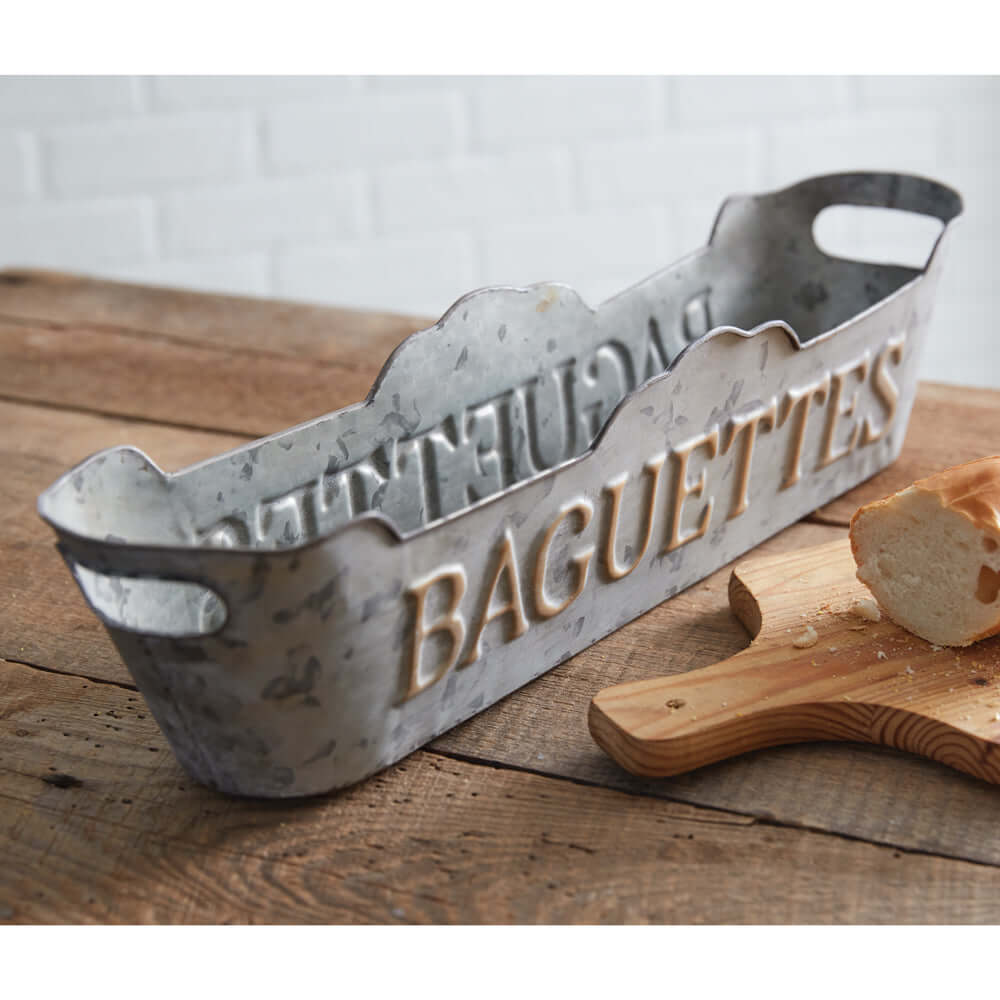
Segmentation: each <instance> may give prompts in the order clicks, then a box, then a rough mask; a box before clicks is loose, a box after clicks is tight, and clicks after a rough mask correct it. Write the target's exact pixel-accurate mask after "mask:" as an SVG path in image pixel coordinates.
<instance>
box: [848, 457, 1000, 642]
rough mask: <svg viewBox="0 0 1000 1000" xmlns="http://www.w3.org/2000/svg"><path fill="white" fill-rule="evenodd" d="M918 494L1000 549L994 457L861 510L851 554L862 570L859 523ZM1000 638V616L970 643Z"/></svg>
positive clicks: (998, 469)
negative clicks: (965, 521) (933, 499)
mask: <svg viewBox="0 0 1000 1000" xmlns="http://www.w3.org/2000/svg"><path fill="white" fill-rule="evenodd" d="M916 491H920V492H923V493H928V494H931V495H933V496H934V497H935V498H936V499H937V500H938V502H939V503H940V504H941V507H942V509H943V510H951V511H953V512H955V513H956V514H959V515H961V516H962V517H963V518H965V519H966V520H967V521H968V522H969V523H970V524H971V525H972V526H973V527H974V528H975V529H976V530H977V531H979V532H980V533H981V534H983V535H984V536H986V537H988V538H992V539H993V540H994V541H995V542H997V544H998V546H1000V455H991V456H988V457H986V458H978V459H975V460H974V461H971V462H965V463H963V464H962V465H956V466H953V467H952V468H950V469H944V470H943V471H941V472H936V473H934V475H931V476H927V477H926V478H924V479H918V480H916V481H915V482H914V483H913V484H912V485H910V486H907V487H906V488H905V489H902V490H899V491H897V492H896V493H893V494H891V495H890V496H887V497H884V498H883V499H881V500H873V501H872V502H871V503H867V504H865V505H864V506H862V507H859V508H858V509H857V510H856V511H855V512H854V515H853V517H852V518H851V523H850V529H849V537H850V542H851V554H852V555H853V556H854V561H855V563H856V564H857V565H858V566H859V567H860V566H861V564H862V558H861V552H860V545H859V541H858V533H857V531H856V527H857V524H858V522H859V521H860V519H861V518H863V517H865V516H867V515H869V514H871V513H873V512H875V511H878V510H880V509H881V508H885V507H891V506H892V505H893V504H894V503H895V502H896V501H897V500H898V499H899V498H900V497H902V496H904V495H906V494H909V493H913V492H916ZM998 634H1000V616H998V618H997V621H996V622H995V623H994V624H993V625H992V626H991V627H990V628H988V629H986V630H985V631H984V632H981V633H979V634H978V635H974V636H972V637H970V638H969V639H968V643H970V644H971V643H973V642H978V641H979V640H981V639H988V638H989V637H990V636H993V635H998Z"/></svg>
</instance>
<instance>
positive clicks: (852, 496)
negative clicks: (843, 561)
mask: <svg viewBox="0 0 1000 1000" xmlns="http://www.w3.org/2000/svg"><path fill="white" fill-rule="evenodd" d="M995 454H1000V392H998V391H997V390H995V389H975V388H972V387H970V386H955V385H944V384H942V383H940V382H921V383H920V385H919V387H918V390H917V401H916V403H915V404H914V407H913V412H912V414H911V415H910V423H909V425H908V426H907V429H906V440H905V442H904V444H903V450H902V452H900V455H899V458H897V459H896V461H895V462H893V463H892V465H890V466H889V468H887V469H886V470H885V471H884V472H881V473H879V474H878V475H877V476H873V477H872V478H871V479H869V480H868V481H867V482H864V483H861V484H860V485H858V486H856V487H855V488H854V489H853V490H850V491H849V492H847V493H845V494H843V496H840V497H837V499H836V500H834V501H833V502H832V503H828V504H827V505H826V506H825V507H821V508H820V509H819V510H818V511H816V513H815V514H814V515H813V520H817V521H822V522H823V523H826V524H842V525H847V524H849V523H850V521H851V517H852V515H853V514H854V512H855V511H856V510H857V509H858V507H860V506H861V505H862V504H866V503H869V502H870V501H872V500H878V499H880V498H881V497H885V496H888V495H889V494H890V493H895V492H896V490H901V489H903V488H904V487H906V486H909V485H910V483H912V482H913V481H914V479H922V478H923V477H924V476H929V475H932V474H933V473H935V472H940V471H941V470H942V469H947V468H949V467H950V466H952V465H959V464H961V463H962V462H970V461H972V459H974V458H983V457H985V456H987V455H995Z"/></svg>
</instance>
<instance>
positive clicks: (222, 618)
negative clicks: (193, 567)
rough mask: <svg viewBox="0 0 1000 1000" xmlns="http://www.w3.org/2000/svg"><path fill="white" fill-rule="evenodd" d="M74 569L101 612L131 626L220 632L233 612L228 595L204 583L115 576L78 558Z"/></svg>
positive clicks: (178, 633)
mask: <svg viewBox="0 0 1000 1000" xmlns="http://www.w3.org/2000/svg"><path fill="white" fill-rule="evenodd" d="M70 569H71V570H72V571H73V575H74V576H75V577H76V581H77V583H78V584H79V586H80V589H81V590H82V591H83V594H84V597H86V599H87V601H88V603H89V604H90V606H91V607H92V608H93V610H94V612H95V614H97V615H98V617H99V618H100V619H101V620H102V621H103V622H104V623H105V624H107V625H110V626H112V627H113V628H118V629H123V630H124V631H126V632H135V633H138V634H140V635H151V636H158V637H162V638H172V639H191V638H197V637H202V636H208V635H214V634H215V633H216V632H219V631H220V630H221V629H222V628H223V626H224V625H225V624H226V621H227V619H228V617H229V611H228V608H227V607H226V604H225V602H224V601H223V599H222V598H221V597H220V596H219V595H218V594H217V593H216V592H215V591H214V590H210V589H209V588H208V587H205V586H203V585H202V584H199V583H191V582H189V581H185V580H160V579H150V578H143V577H123V576H112V575H108V574H104V573H99V572H97V571H96V570H92V569H88V568H87V567H86V566H81V565H80V564H79V563H76V562H73V561H70Z"/></svg>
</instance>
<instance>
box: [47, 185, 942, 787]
mask: <svg viewBox="0 0 1000 1000" xmlns="http://www.w3.org/2000/svg"><path fill="white" fill-rule="evenodd" d="M834 204H853V205H874V206H883V207H887V208H897V209H903V210H906V211H911V212H919V213H924V214H928V215H931V216H934V217H936V218H938V219H940V220H941V222H942V223H944V224H945V225H944V229H943V231H942V233H941V235H940V237H939V238H938V241H937V243H936V244H935V248H934V251H933V252H932V254H931V256H930V258H929V260H928V261H927V264H926V266H925V267H924V268H923V269H915V268H910V267H902V266H893V265H880V264H872V263H864V262H859V261H852V260H845V259H839V258H834V257H830V256H828V255H826V254H824V253H823V252H821V251H820V250H819V249H818V248H817V246H816V245H815V242H814V240H813V237H812V226H813V222H814V219H815V217H816V215H817V214H818V213H819V212H820V210H822V209H823V208H825V207H827V206H830V205H834ZM960 213H961V199H960V198H959V196H958V195H957V194H956V193H955V192H954V191H952V190H951V189H949V188H947V187H945V186H943V185H941V184H938V183H935V182H933V181H930V180H925V179H922V178H918V177H912V176H904V175H899V174H884V173H856V174H836V175H831V176H827V177H818V178H814V179H812V180H807V181H804V182H802V183H800V184H796V185H795V186H793V187H790V188H787V189H785V190H783V191H778V192H775V193H770V194H765V195H759V196H747V197H734V198H730V199H728V200H727V201H726V202H725V203H724V205H723V207H722V209H721V211H720V213H719V216H718V218H717V220H716V223H715V226H714V229H713V231H712V236H711V240H710V243H709V245H708V246H706V247H704V248H703V249H701V250H699V251H697V252H695V253H693V254H691V255H689V256H687V257H685V258H683V259H682V260H680V261H679V262H678V263H676V264H674V265H673V266H672V267H670V268H668V269H666V270H664V271H661V272H659V273H657V274H655V275H653V276H652V277H650V278H648V279H646V280H645V281H643V282H640V283H639V284H637V285H635V286H634V287H632V288H630V289H628V290H627V291H625V292H623V293H621V294H620V295H618V296H616V297H614V298H612V299H610V300H609V301H607V302H605V303H604V304H603V305H602V306H600V307H599V308H598V309H596V310H593V309H591V308H589V307H588V306H587V305H586V304H585V303H584V302H583V301H582V300H581V299H580V297H579V296H578V295H577V294H576V293H575V292H574V291H573V290H572V289H570V288H568V287H565V286H562V285H556V284H544V285H535V286H532V287H529V288H490V289H485V290H481V291H477V292H473V293H471V294H469V295H466V296H465V297H463V298H461V299H460V300H459V301H458V302H457V303H456V304H455V305H454V306H453V307H452V308H451V309H450V310H449V311H448V312H447V313H446V314H445V315H444V317H443V318H442V319H441V320H440V321H439V322H438V323H437V324H435V325H434V326H433V327H431V328H429V329H427V330H423V331H421V332H419V333H416V334H414V335H413V336H411V337H410V338H408V339H407V340H406V341H405V342H404V343H403V344H402V345H400V347H399V348H398V349H397V350H396V351H395V352H394V353H393V354H392V356H391V357H390V358H389V360H388V361H387V363H386V365H385V367H384V368H383V370H382V373H381V374H380V375H379V377H378V379H377V381H376V383H375V386H374V388H373V389H372V391H371V393H370V394H369V396H368V398H367V399H366V400H365V401H364V402H362V403H358V404H357V405H354V406H350V407H347V408H346V409H343V410H340V411H338V412H336V413H332V414H329V415H327V416H324V417H321V418H319V419H316V420H312V421H310V422H308V423H305V424H302V425H300V426H298V427H294V428H292V429H290V430H286V431H283V432H281V433H280V434H275V435H272V436H270V437H267V438H262V439H261V440H259V441H256V442H254V443H251V444H248V445H245V446H243V447H241V448H238V449H236V450H235V451H231V452H228V453H227V454H224V455H221V456H219V457H218V458H214V459H212V460H210V461H207V462H202V463H200V464H198V465H195V466H192V467H190V468H188V469H185V470H183V471H181V472H177V473H172V474H167V473H164V472H163V471H162V470H160V469H159V468H158V467H157V466H156V465H155V464H154V463H153V462H152V461H151V460H150V459H149V458H147V457H146V456H145V455H144V454H142V453H141V452H140V451H137V450H136V449H133V448H127V447H122V448H113V449H110V450H108V451H104V452H101V453H99V454H97V455H94V456H93V457H91V458H89V459H88V460H87V461H85V462H83V463H82V464H80V465H79V466H77V467H76V468H75V469H73V470H72V471H70V472H68V473H67V474H66V475H65V476H63V477H62V478H61V479H60V480H59V481H58V482H56V483H55V484H54V485H53V486H51V487H50V488H49V489H48V490H46V491H45V492H44V493H43V494H42V496H41V497H40V499H39V505H38V506H39V512H40V514H41V516H42V517H43V518H44V519H45V520H46V521H47V522H48V523H49V524H50V525H51V526H52V527H53V528H54V529H55V531H56V534H57V535H58V547H59V550H60V552H61V553H62V555H63V557H64V558H65V560H66V562H67V564H68V566H69V568H70V569H71V571H72V572H73V574H74V576H75V578H76V580H77V583H78V584H79V586H80V588H81V589H82V591H83V593H84V595H85V596H86V598H87V600H88V601H89V603H90V605H91V607H92V608H93V610H94V612H95V613H96V614H97V615H98V616H99V617H100V619H101V620H102V621H103V622H104V624H105V626H106V627H107V629H108V631H109V633H110V635H111V637H112V639H113V640H114V642H115V644H116V646H117V648H118V650H119V652H120V653H121V656H122V658H123V660H124V661H125V663H126V665H127V666H128V668H129V670H130V671H131V673H132V675H133V677H134V678H135V680H136V683H137V684H138V686H139V689H140V691H141V692H142V694H143V695H144V697H145V699H146V701H147V702H148V704H149V707H150V710H151V711H152V713H153V714H154V716H155V717H156V719H157V721H158V722H159V724H160V726H161V728H162V729H163V732H164V733H165V734H166V736H167V738H168V740H169V741H170V744H171V746H172V747H173V749H174V751H175V753H176V754H177V756H178V758H179V759H180V761H181V762H182V763H183V765H184V766H185V767H186V768H187V769H188V770H189V771H190V772H191V774H192V775H193V776H194V777H196V778H197V779H199V780H201V781H203V782H205V783H207V784H209V785H211V786H214V787H216V788H218V789H221V790H223V791H226V792H230V793H235V794H241V795H255V796H269V797H282V796H297V795H308V794H312V793H317V792H322V791H326V790H329V789H333V788H338V787H341V786H344V785H348V784H351V783H353V782H356V781H358V780H359V779H361V778H364V777H366V776H367V775H370V774H372V773H373V772H375V771H378V770H379V769H381V768H384V767H385V766H387V765H388V764H391V763H392V762H393V761H396V760H398V759H399V758H401V757H402V756H404V755H405V754H407V753H409V752H410V751H412V750H414V749H415V748H416V747H419V746H421V745H422V744H424V743H426V742H427V741H428V740H430V739H432V738H433V737H435V736H436V735H438V734H439V733H441V732H443V731H444V730H446V729H448V728H450V727H452V726H454V725H456V724H457V723H459V722H461V721H463V720H464V719H467V718H468V717H469V716H471V715H473V714H475V713H476V712H479V711H481V710H482V709H484V708H486V707H487V706H489V705H491V704H493V703H494V702H496V701H497V700H498V699H499V698H502V697H503V696H504V695H506V694H508V693H510V692H511V691H513V690H515V689H516V688H518V687H520V686H521V685H523V684H525V683H526V682H528V681H530V680H532V679H533V678H535V677H537V676H539V675H540V674H542V673H544V672H545V671H547V670H549V669H550V668H552V667H554V666H555V665H556V664H558V663H560V662H562V661H563V660H565V659H567V658H568V657H570V656H572V655H573V654H574V653H576V652H578V651H579V650H581V649H583V648H584V647H585V646H588V645H590V644H591V643H593V642H595V641H596V640H598V639H600V638H601V637H602V636H605V635H607V634H608V633H609V632H611V631H613V630H614V629H616V628H618V627H619V626H621V625H623V624H625V623H626V622H627V621H629V620H630V619H633V618H635V617H637V616H638V615H641V614H642V613H643V612H645V611H647V610H648V609H649V608H651V607H653V606H654V605H656V604H658V603H659V602H661V601H663V600H665V599H666V598H668V597H670V596H671V595H673V594H675V593H677V592H678V591H680V590H683V589H684V588H685V587H688V586H690V585H691V584H692V583H694V582H695V581H696V580H698V579H700V578H702V577H704V576H705V575H707V574H708V573H711V572H712V571H713V570H715V569H717V568H718V567H719V566H721V565H723V564H724V563H726V562H728V561H729V560H731V559H733V558H735V557H736V556H738V555H740V554H741V553H743V552H745V551H747V550H748V549H750V548H752V547H753V546H755V545H757V544H758V543H759V542H761V541H762V540H763V539H765V538H767V537H768V536H769V535H772V534H774V533H775V532H777V531H779V530H780V529H782V528H784V527H785V526H786V525H788V524H791V523H792V522H794V521H796V520H798V519H799V518H801V517H802V516H804V515H805V514H807V513H809V512H810V511H812V510H814V509H815V508H816V507H818V506H820V505H822V504H824V503H826V502H828V501H829V500H831V499H832V498H833V497H835V496H837V495H838V494H840V493H843V492H844V491H845V490H848V489H850V488H851V487H853V486H854V485H856V484H857V483H859V482H860V481H861V480H863V479H866V478H868V477H869V476H872V475H874V474H875V473H876V472H878V471H879V470H880V469H882V468H883V467H885V466H886V465H887V464H889V463H890V462H891V461H892V460H893V459H894V458H895V457H896V455H897V454H898V452H899V449H900V447H901V445H902V442H903V436H904V433H905V430H906V424H907V420H908V418H909V414H910V409H911V406H912V403H913V398H914V393H915V390H916V376H917V369H918V363H919V359H920V354H921V348H922V345H923V341H924V337H925V334H926V331H927V327H928V320H929V317H930V311H931V304H932V300H933V297H934V290H935V287H936V284H937V279H938V275H939V272H940V267H941V258H942V251H943V250H944V245H943V244H944V243H945V242H946V240H947V239H948V238H949V236H950V233H951V231H952V229H953V226H952V225H951V223H952V221H953V220H955V219H956V218H957V217H958V216H959V215H960Z"/></svg>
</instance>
